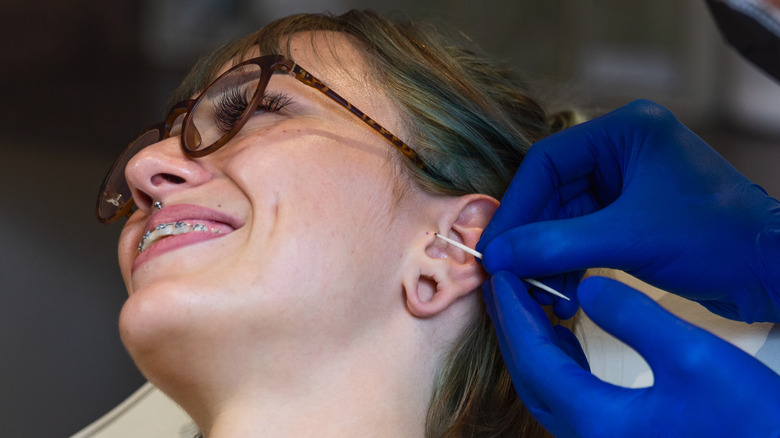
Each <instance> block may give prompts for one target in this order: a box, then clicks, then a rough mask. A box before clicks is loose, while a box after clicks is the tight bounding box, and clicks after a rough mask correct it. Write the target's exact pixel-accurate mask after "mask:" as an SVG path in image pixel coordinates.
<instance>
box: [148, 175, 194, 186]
mask: <svg viewBox="0 0 780 438" xmlns="http://www.w3.org/2000/svg"><path fill="white" fill-rule="evenodd" d="M166 182H167V183H171V184H182V183H184V182H186V180H185V179H184V178H182V177H180V176H176V175H171V174H170V173H158V174H156V175H154V176H153V177H152V184H154V185H155V186H159V185H160V184H164V183H166Z"/></svg>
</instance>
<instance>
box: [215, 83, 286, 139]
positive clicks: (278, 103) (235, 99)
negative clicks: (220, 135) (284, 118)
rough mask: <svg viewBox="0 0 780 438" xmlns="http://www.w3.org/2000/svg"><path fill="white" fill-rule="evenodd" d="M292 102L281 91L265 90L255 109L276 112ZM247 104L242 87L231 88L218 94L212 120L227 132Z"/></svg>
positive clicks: (247, 100) (221, 129) (234, 124)
mask: <svg viewBox="0 0 780 438" xmlns="http://www.w3.org/2000/svg"><path fill="white" fill-rule="evenodd" d="M290 103H292V98H291V97H290V96H288V95H287V94H284V93H281V92H275V93H268V92H266V93H265V94H264V95H263V97H262V98H260V103H259V104H258V105H257V108H256V109H255V111H262V112H266V113H276V112H279V111H281V110H282V109H283V108H284V107H286V106H287V105H289V104H290ZM247 105H249V99H248V98H247V95H246V93H244V89H243V88H242V87H237V88H233V89H231V90H229V91H226V92H225V93H223V94H222V96H220V98H219V100H218V101H217V102H216V103H215V104H214V121H215V123H216V125H217V128H218V129H219V130H220V131H222V132H228V131H230V130H231V129H233V128H234V127H235V126H236V122H237V121H238V118H239V117H240V116H241V114H242V113H243V112H244V109H245V108H246V107H247Z"/></svg>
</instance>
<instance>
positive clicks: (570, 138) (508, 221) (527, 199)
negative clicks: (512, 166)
mask: <svg viewBox="0 0 780 438" xmlns="http://www.w3.org/2000/svg"><path fill="white" fill-rule="evenodd" d="M577 128H578V126H575V127H573V128H569V129H567V130H564V131H561V132H559V133H557V134H555V135H552V136H550V137H547V138H545V139H542V140H541V141H539V142H538V143H536V144H534V145H533V146H532V147H531V148H530V149H529V151H528V154H526V157H525V158H524V159H523V162H522V163H521V164H520V167H519V168H518V170H517V173H516V174H515V176H514V178H513V179H512V182H511V183H510V185H509V188H508V189H507V190H506V192H505V193H504V196H503V198H502V199H501V205H502V207H499V208H498V210H497V211H496V213H495V215H494V216H493V219H492V220H491V221H490V224H489V225H488V226H487V228H486V229H485V231H484V232H483V233H482V239H480V242H479V243H478V244H477V250H478V251H481V249H482V248H483V247H484V245H485V244H486V243H487V242H490V241H491V240H492V239H493V238H494V237H495V236H497V235H498V234H501V233H503V232H505V231H507V230H509V229H512V228H515V227H518V226H521V225H525V224H528V223H531V222H533V221H536V220H539V218H540V217H543V216H547V217H549V218H553V217H559V216H557V215H552V214H551V213H550V212H549V211H548V212H546V214H544V215H543V214H542V212H543V211H544V210H545V208H546V207H548V205H552V204H553V203H554V201H555V200H557V201H558V202H561V201H566V200H568V199H570V198H572V197H574V195H576V194H578V193H581V192H582V191H583V189H584V187H588V185H589V184H588V178H587V177H588V175H589V174H591V173H593V171H594V169H595V168H596V167H597V166H598V165H601V164H600V163H598V162H597V157H598V155H599V154H597V153H595V154H594V153H593V150H592V148H590V147H581V146H580V144H581V143H583V142H587V141H589V140H588V139H590V136H588V135H587V131H580V130H577ZM572 130H575V132H574V133H570V131H572ZM572 145H576V146H574V147H572ZM562 187H564V189H563V192H559V191H560V190H561V188H562ZM548 210H549V209H548Z"/></svg>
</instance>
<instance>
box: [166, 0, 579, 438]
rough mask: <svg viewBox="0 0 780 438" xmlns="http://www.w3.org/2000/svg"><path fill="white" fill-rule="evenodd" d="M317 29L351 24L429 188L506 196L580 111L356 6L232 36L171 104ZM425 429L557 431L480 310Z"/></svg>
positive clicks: (424, 28) (484, 61)
mask: <svg viewBox="0 0 780 438" xmlns="http://www.w3.org/2000/svg"><path fill="white" fill-rule="evenodd" d="M311 31H332V32H338V33H341V34H346V35H348V36H350V37H351V38H352V39H353V40H354V41H355V42H356V43H357V45H358V47H359V48H360V49H361V50H362V55H363V57H364V59H365V60H366V62H367V64H368V67H369V70H370V71H369V72H368V73H369V75H370V77H371V78H372V80H373V81H374V85H375V86H377V87H378V88H379V89H380V90H381V91H382V92H384V93H385V94H386V95H387V96H388V97H389V98H390V99H391V100H392V101H393V102H394V103H395V105H396V106H397V108H398V109H399V111H400V113H401V114H400V115H401V118H402V122H403V125H404V128H405V131H406V132H407V133H408V137H409V138H406V139H405V140H406V142H407V143H408V144H410V145H412V147H413V148H414V149H415V151H416V152H417V153H418V154H419V155H420V156H421V157H422V159H423V160H424V161H425V162H426V164H427V165H428V166H430V167H432V168H434V169H435V173H436V174H439V175H441V176H443V177H444V178H442V179H438V178H435V177H433V176H431V174H429V173H426V172H424V171H422V170H421V169H420V168H418V167H417V166H415V165H414V164H412V163H411V162H410V160H406V159H403V157H402V156H401V154H394V156H396V157H398V162H400V163H403V164H404V165H405V166H406V168H407V169H408V172H407V173H406V174H408V175H410V177H411V180H412V181H414V182H415V183H416V184H417V186H419V187H420V188H422V189H423V190H426V191H428V192H431V193H436V194H442V195H451V196H458V195H465V194H469V193H482V194H486V195H489V196H492V197H494V198H497V199H500V197H501V196H502V195H503V193H504V191H505V190H506V188H507V187H508V185H509V182H510V181H511V179H512V177H513V175H514V173H515V171H516V170H517V168H518V166H519V165H520V162H521V161H522V159H523V157H524V156H525V153H526V151H527V150H528V148H529V147H530V146H531V145H532V144H533V143H534V142H536V141H538V140H539V139H541V138H543V137H546V136H548V135H550V134H552V133H554V132H555V131H558V130H560V129H563V128H566V127H569V126H571V125H573V124H575V123H577V122H579V121H581V120H582V118H581V117H580V116H579V115H578V114H577V113H576V112H574V111H560V112H556V113H549V112H547V111H546V110H545V108H544V107H543V106H542V105H541V104H540V103H539V102H537V101H536V100H535V99H534V98H532V97H531V96H530V95H529V92H528V90H527V86H526V85H525V84H524V82H523V81H522V80H521V78H520V77H519V76H518V75H517V74H516V73H515V72H514V71H513V70H512V69H510V68H508V67H507V66H506V65H503V64H501V63H498V62H496V61H494V60H492V59H491V58H489V57H488V56H485V55H483V54H481V53H480V52H479V51H478V50H476V49H475V48H465V47H464V46H468V44H465V45H464V44H460V45H455V44H452V43H450V42H449V41H450V39H449V38H448V37H446V36H444V35H442V34H441V33H440V31H439V30H437V29H434V28H433V27H431V26H428V25H423V24H421V23H417V22H412V21H408V20H406V19H389V18H384V17H381V16H379V15H378V14H377V13H375V12H373V11H356V10H353V11H350V12H347V13H345V14H343V15H338V16H336V15H330V14H301V15H293V16H289V17H285V18H281V19H279V20H276V21H274V22H272V23H270V24H268V25H266V26H264V27H263V28H262V29H260V30H259V31H257V32H255V33H253V34H249V35H246V36H244V37H241V38H239V39H237V40H234V41H232V42H230V43H228V44H227V45H225V46H223V47H221V48H220V49H218V50H217V51H215V52H213V53H212V54H210V55H207V56H206V57H205V58H203V59H201V60H200V61H199V62H198V63H197V64H196V65H195V67H194V68H193V70H192V71H191V72H190V73H189V74H188V75H187V77H186V78H185V79H184V81H183V82H182V84H181V86H180V87H179V88H178V89H177V90H176V91H175V92H174V95H173V96H172V98H171V103H175V102H178V101H180V100H184V99H186V98H188V97H189V96H191V95H193V94H194V93H196V92H197V91H199V90H202V89H203V88H205V86H206V85H208V83H209V82H210V81H211V80H213V78H214V77H216V75H217V73H218V71H219V70H220V69H221V68H222V67H223V66H224V65H226V64H228V63H233V64H236V63H238V62H240V61H241V60H244V59H245V58H246V57H247V56H249V53H250V51H252V50H253V49H257V48H259V50H260V53H261V54H263V55H267V54H282V55H285V56H288V57H289V56H290V53H289V52H290V50H289V43H290V36H292V35H293V34H296V33H300V32H311ZM551 318H553V317H552V315H551ZM554 322H555V321H554ZM425 432H426V436H428V437H466V436H468V437H503V436H512V437H516V436H527V437H537V436H550V435H549V434H548V433H547V431H546V430H544V428H542V426H541V425H539V424H538V423H537V422H536V421H535V420H534V419H533V417H531V415H530V413H529V412H528V411H527V409H526V408H525V407H524V406H523V404H522V402H521V401H520V398H519V397H518V395H517V393H516V391H515V390H514V388H513V386H512V380H511V377H510V375H509V372H508V370H507V369H506V366H505V365H504V362H503V360H502V359H501V354H500V351H499V347H498V341H497V338H496V334H495V332H494V331H493V327H492V324H491V322H490V318H489V316H488V315H487V312H486V311H484V309H483V310H482V311H481V312H480V315H479V317H477V318H476V319H475V321H473V322H472V323H471V324H470V325H469V326H468V327H466V329H464V332H463V333H462V335H461V336H460V338H459V340H458V341H457V342H456V343H455V345H453V346H452V350H451V352H450V355H449V357H448V358H447V359H446V360H445V363H444V366H443V368H442V369H441V370H440V372H439V374H438V376H437V381H436V382H435V387H434V395H433V398H432V400H431V403H430V407H429V410H428V414H427V421H426V431H425Z"/></svg>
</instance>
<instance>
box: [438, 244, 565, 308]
mask: <svg viewBox="0 0 780 438" xmlns="http://www.w3.org/2000/svg"><path fill="white" fill-rule="evenodd" d="M433 235H434V236H436V237H438V238H439V239H441V240H443V241H445V242H447V243H449V244H450V245H452V246H454V247H456V248H459V249H462V250H463V251H466V252H467V253H469V254H471V255H473V256H474V257H476V258H478V259H482V253H481V252H479V251H475V250H473V249H471V248H469V247H468V246H466V245H464V244H462V243H459V242H456V241H454V240H452V239H450V238H448V237H444V236H442V235H441V234H439V233H433ZM523 281H527V282H528V283H529V284H532V285H534V286H536V287H538V288H539V289H541V290H543V291H545V292H548V293H551V294H553V295H555V296H556V297H560V298H563V299H564V300H566V301H570V300H569V297H567V296H566V295H564V294H562V293H560V292H558V291H557V290H555V289H553V288H551V287H550V286H547V285H546V284H544V283H542V282H539V281H537V280H534V279H533V278H524V279H523Z"/></svg>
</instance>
